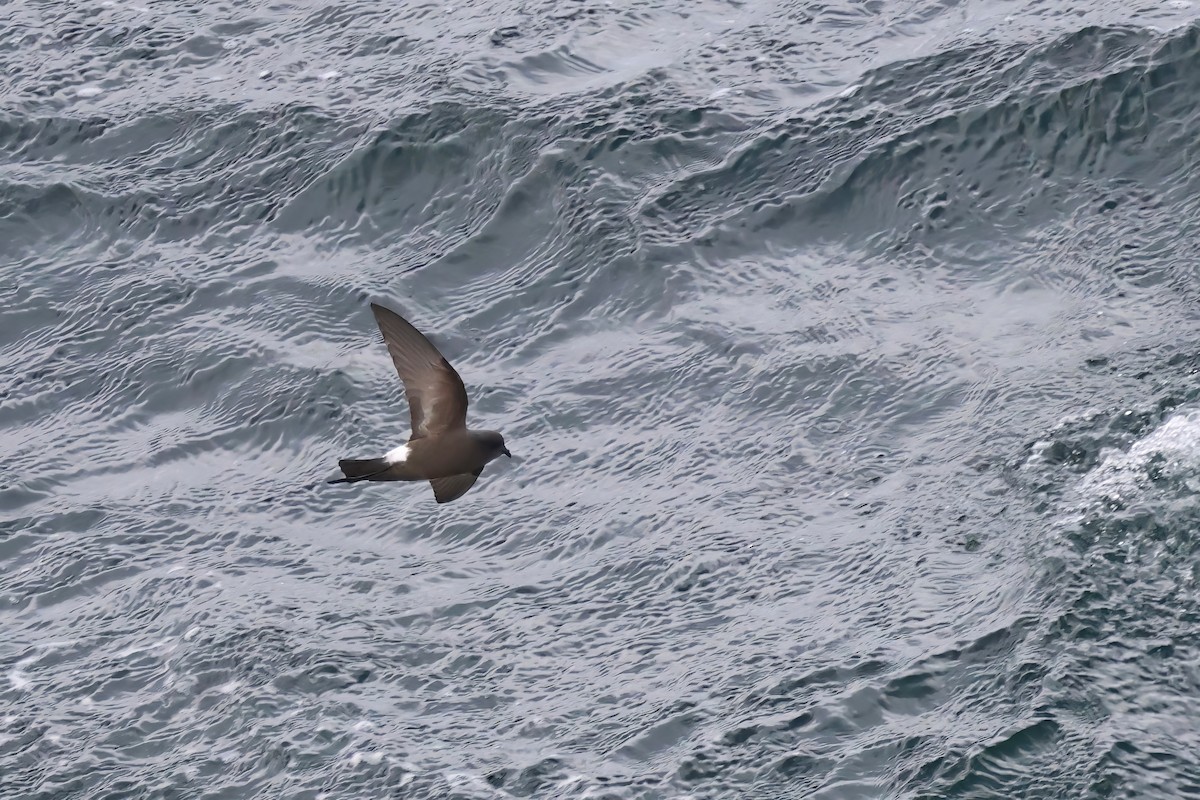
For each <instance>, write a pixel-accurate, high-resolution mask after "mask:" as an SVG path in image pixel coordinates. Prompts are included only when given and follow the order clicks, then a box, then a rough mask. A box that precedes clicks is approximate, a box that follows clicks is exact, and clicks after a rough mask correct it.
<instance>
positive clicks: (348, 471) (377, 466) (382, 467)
mask: <svg viewBox="0 0 1200 800" xmlns="http://www.w3.org/2000/svg"><path fill="white" fill-rule="evenodd" d="M338 466H339V467H341V468H342V474H344V475H345V476H346V477H344V478H336V479H334V480H331V481H330V483H354V482H355V481H365V480H370V479H371V478H374V477H375V476H376V475H378V474H380V473H381V472H387V470H388V467H390V466H391V465H390V464H389V463H388V461H387V459H385V458H343V459H342V460H341V461H339V462H338Z"/></svg>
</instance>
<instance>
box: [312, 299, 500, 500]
mask: <svg viewBox="0 0 1200 800" xmlns="http://www.w3.org/2000/svg"><path fill="white" fill-rule="evenodd" d="M371 311H373V312H374V313H375V321H376V322H377V323H379V330H380V332H381V333H382V334H383V342H384V344H386V345H387V349H388V353H390V354H391V356H392V363H394V364H395V365H396V372H398V373H400V380H401V381H403V382H404V394H405V396H406V397H407V398H408V410H409V413H410V414H411V416H412V435H411V436H410V437H409V439H408V441H407V442H405V443H404V444H402V445H400V446H399V447H396V448H393V449H392V450H389V451H388V452H387V453H386V454H385V455H384V456H383V457H381V458H365V459H359V458H344V459H342V460H340V461H338V466H339V467H341V469H342V473H343V474H344V475H345V476H346V477H344V478H337V479H336V480H331V481H329V482H330V483H357V482H358V481H429V483H430V485H431V486H432V487H433V496H434V498H435V499H436V500H437V501H438V502H439V503H449V502H450V501H451V500H457V499H458V498H460V497H462V496H463V495H464V494H466V493H467V491H468V490H469V489H470V488H471V487H472V486H473V485H474V484H475V480H476V479H477V478H478V477H479V476H480V474H481V473H482V472H483V468H484V467H486V466H487V465H488V463H489V462H491V461H492V460H493V459H496V458H499V457H500V456H501V455H505V456H508V457H509V458H512V453H510V452H508V448H507V447H505V446H504V437H503V436H501V435H500V434H499V433H497V432H496V431H473V430H470V429H469V428H467V390H466V387H464V386H463V382H462V378H460V377H458V373H457V372H455V371H454V367H452V366H450V362H449V361H447V360H446V358H445V357H444V356H443V355H442V354H441V353H440V352H438V349H437V348H436V347H434V346H433V344H432V343H431V342H430V341H429V340H428V339H426V338H425V336H424V335H423V334H422V333H421V332H420V331H419V330H417V329H416V328H414V327H413V326H412V325H411V324H410V323H409V322H408V321H407V320H405V319H404V318H403V317H401V316H400V315H399V314H397V313H396V312H395V311H391V310H390V309H387V308H384V307H383V306H381V305H378V304H376V303H372V304H371Z"/></svg>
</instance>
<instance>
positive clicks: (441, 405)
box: [371, 303, 467, 439]
mask: <svg viewBox="0 0 1200 800" xmlns="http://www.w3.org/2000/svg"><path fill="white" fill-rule="evenodd" d="M371 311H373V312H374V313H375V321H376V322H378V323H379V330H380V332H381V333H382V334H383V341H384V344H386V345H387V349H388V352H389V353H390V354H391V356H392V362H393V363H394V364H395V365H396V372H398V373H399V374H400V380H402V381H403V382H404V394H405V395H406V396H407V397H408V409H409V412H410V413H411V415H412V429H413V433H412V435H413V438H414V439H418V438H421V437H425V436H438V435H440V434H443V433H446V432H447V431H450V430H453V429H455V428H465V427H466V424H467V390H466V388H465V387H464V386H463V382H462V378H460V377H458V373H457V372H455V371H454V367H452V366H450V362H449V361H447V360H446V359H445V357H444V356H443V355H442V354H441V353H440V352H438V349H437V348H436V347H434V346H433V344H432V343H431V342H430V341H429V340H428V339H426V338H425V336H424V335H423V334H422V333H421V332H420V331H419V330H417V329H416V328H414V327H413V326H412V325H411V324H410V323H409V322H408V321H407V320H405V319H404V318H403V317H401V316H400V315H399V314H397V313H396V312H395V311H392V310H390V309H387V308H384V307H383V306H381V305H377V304H375V303H372V304H371Z"/></svg>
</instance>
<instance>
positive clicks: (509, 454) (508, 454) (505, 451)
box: [504, 447, 512, 458]
mask: <svg viewBox="0 0 1200 800" xmlns="http://www.w3.org/2000/svg"><path fill="white" fill-rule="evenodd" d="M504 455H506V456H508V457H509V458H512V453H510V452H508V448H507V447H506V448H504Z"/></svg>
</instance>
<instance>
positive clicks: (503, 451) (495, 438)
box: [475, 431, 512, 461]
mask: <svg viewBox="0 0 1200 800" xmlns="http://www.w3.org/2000/svg"><path fill="white" fill-rule="evenodd" d="M475 441H477V442H479V443H480V444H481V445H483V449H484V452H485V453H486V454H487V460H488V461H491V460H492V459H494V458H499V457H500V456H508V457H509V458H512V453H510V452H508V448H507V447H505V445H504V437H503V436H501V435H500V434H499V433H497V432H496V431H476V432H475Z"/></svg>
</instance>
